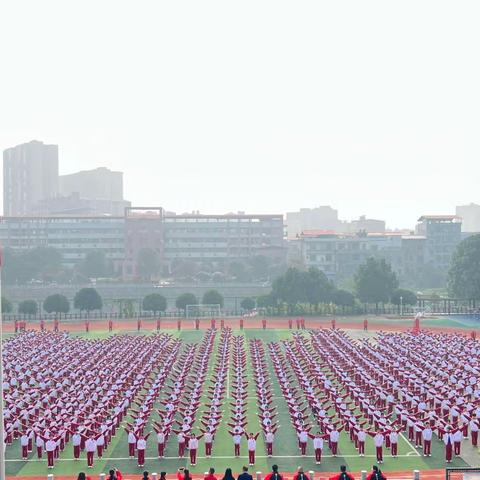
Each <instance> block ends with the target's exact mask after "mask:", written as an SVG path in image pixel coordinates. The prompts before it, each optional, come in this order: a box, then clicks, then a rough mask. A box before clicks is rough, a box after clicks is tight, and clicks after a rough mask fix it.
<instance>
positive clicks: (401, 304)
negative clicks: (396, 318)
mask: <svg viewBox="0 0 480 480" xmlns="http://www.w3.org/2000/svg"><path fill="white" fill-rule="evenodd" d="M400 316H401V317H403V297H400Z"/></svg>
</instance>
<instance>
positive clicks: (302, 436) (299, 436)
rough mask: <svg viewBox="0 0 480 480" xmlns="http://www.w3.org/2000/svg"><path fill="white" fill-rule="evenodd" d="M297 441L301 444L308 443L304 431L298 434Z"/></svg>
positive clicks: (306, 434)
mask: <svg viewBox="0 0 480 480" xmlns="http://www.w3.org/2000/svg"><path fill="white" fill-rule="evenodd" d="M298 440H300V442H302V443H307V441H308V433H307V432H306V431H305V430H302V431H301V432H299V433H298Z"/></svg>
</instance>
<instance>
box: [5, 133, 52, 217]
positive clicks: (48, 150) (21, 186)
mask: <svg viewBox="0 0 480 480" xmlns="http://www.w3.org/2000/svg"><path fill="white" fill-rule="evenodd" d="M57 194H58V145H45V144H44V143H43V142H39V141H37V140H33V141H31V142H29V143H23V144H21V145H17V146H16V147H12V148H7V149H6V150H4V152H3V212H4V215H6V216H25V215H31V214H32V213H33V212H34V210H35V208H36V206H37V204H38V203H39V202H41V201H44V200H46V199H51V198H54V197H56V196H57Z"/></svg>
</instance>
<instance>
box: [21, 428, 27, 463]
mask: <svg viewBox="0 0 480 480" xmlns="http://www.w3.org/2000/svg"><path fill="white" fill-rule="evenodd" d="M20 446H21V447H22V459H23V460H27V458H28V433H27V432H26V431H25V432H23V433H22V436H21V437H20Z"/></svg>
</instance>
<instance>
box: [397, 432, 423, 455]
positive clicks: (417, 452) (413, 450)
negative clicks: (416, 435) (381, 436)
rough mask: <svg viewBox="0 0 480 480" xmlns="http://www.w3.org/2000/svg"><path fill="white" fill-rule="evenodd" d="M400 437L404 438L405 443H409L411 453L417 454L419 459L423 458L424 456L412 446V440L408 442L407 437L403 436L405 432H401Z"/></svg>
mask: <svg viewBox="0 0 480 480" xmlns="http://www.w3.org/2000/svg"><path fill="white" fill-rule="evenodd" d="M400 437H402V438H403V439H404V440H405V442H407V444H408V446H409V447H410V448H411V452H409V453H412V452H415V455H416V456H417V457H421V456H422V455H421V454H420V452H419V451H418V450H417V449H416V448H415V447H414V446H413V445H412V443H411V442H410V440H408V439H407V437H406V436H405V435H404V434H403V432H400ZM410 456H411V457H412V456H413V455H410Z"/></svg>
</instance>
